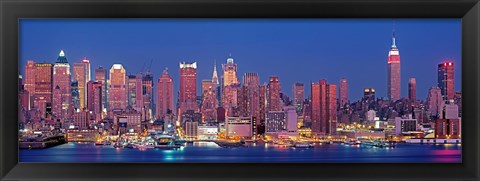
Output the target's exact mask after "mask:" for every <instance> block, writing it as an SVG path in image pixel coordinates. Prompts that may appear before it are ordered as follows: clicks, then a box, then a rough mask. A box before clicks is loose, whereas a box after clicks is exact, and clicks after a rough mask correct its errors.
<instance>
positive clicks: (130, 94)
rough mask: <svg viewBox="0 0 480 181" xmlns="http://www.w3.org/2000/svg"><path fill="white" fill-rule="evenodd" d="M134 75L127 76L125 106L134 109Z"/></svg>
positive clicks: (135, 91) (135, 100)
mask: <svg viewBox="0 0 480 181" xmlns="http://www.w3.org/2000/svg"><path fill="white" fill-rule="evenodd" d="M136 77H137V76H136V75H127V105H128V106H132V107H135V108H136V105H137V79H136Z"/></svg>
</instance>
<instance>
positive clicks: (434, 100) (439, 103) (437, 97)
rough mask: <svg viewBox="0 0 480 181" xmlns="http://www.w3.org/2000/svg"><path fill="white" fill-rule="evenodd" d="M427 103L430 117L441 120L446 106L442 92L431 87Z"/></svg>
mask: <svg viewBox="0 0 480 181" xmlns="http://www.w3.org/2000/svg"><path fill="white" fill-rule="evenodd" d="M427 103H428V104H427V106H428V110H429V111H430V116H431V117H433V118H440V117H441V116H442V111H443V107H444V105H445V101H444V100H443V98H442V90H441V89H440V88H438V87H431V88H430V90H429V91H428V98H427Z"/></svg>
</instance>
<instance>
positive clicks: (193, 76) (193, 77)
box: [178, 62, 198, 115]
mask: <svg viewBox="0 0 480 181" xmlns="http://www.w3.org/2000/svg"><path fill="white" fill-rule="evenodd" d="M196 97H197V62H193V63H185V62H183V63H180V95H179V96H178V98H179V105H180V108H179V109H180V110H179V112H178V115H181V114H182V113H183V112H185V111H187V110H194V111H197V110H198V104H197V100H196Z"/></svg>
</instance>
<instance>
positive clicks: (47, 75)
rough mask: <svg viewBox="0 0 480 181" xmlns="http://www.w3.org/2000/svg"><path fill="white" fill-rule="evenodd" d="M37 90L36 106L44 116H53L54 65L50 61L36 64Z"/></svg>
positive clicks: (35, 96)
mask: <svg viewBox="0 0 480 181" xmlns="http://www.w3.org/2000/svg"><path fill="white" fill-rule="evenodd" d="M35 68H36V70H35V92H34V102H33V104H34V107H36V108H37V109H38V110H39V111H40V113H41V115H42V116H41V117H42V118H47V117H50V116H51V113H52V89H53V80H52V76H53V65H52V64H49V63H37V64H35Z"/></svg>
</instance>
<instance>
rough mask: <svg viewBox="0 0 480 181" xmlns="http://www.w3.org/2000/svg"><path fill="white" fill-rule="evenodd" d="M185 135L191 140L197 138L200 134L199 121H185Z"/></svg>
mask: <svg viewBox="0 0 480 181" xmlns="http://www.w3.org/2000/svg"><path fill="white" fill-rule="evenodd" d="M184 128H185V136H186V138H187V139H189V140H195V139H197V136H198V122H196V121H191V120H189V121H187V122H185V126H184Z"/></svg>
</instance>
